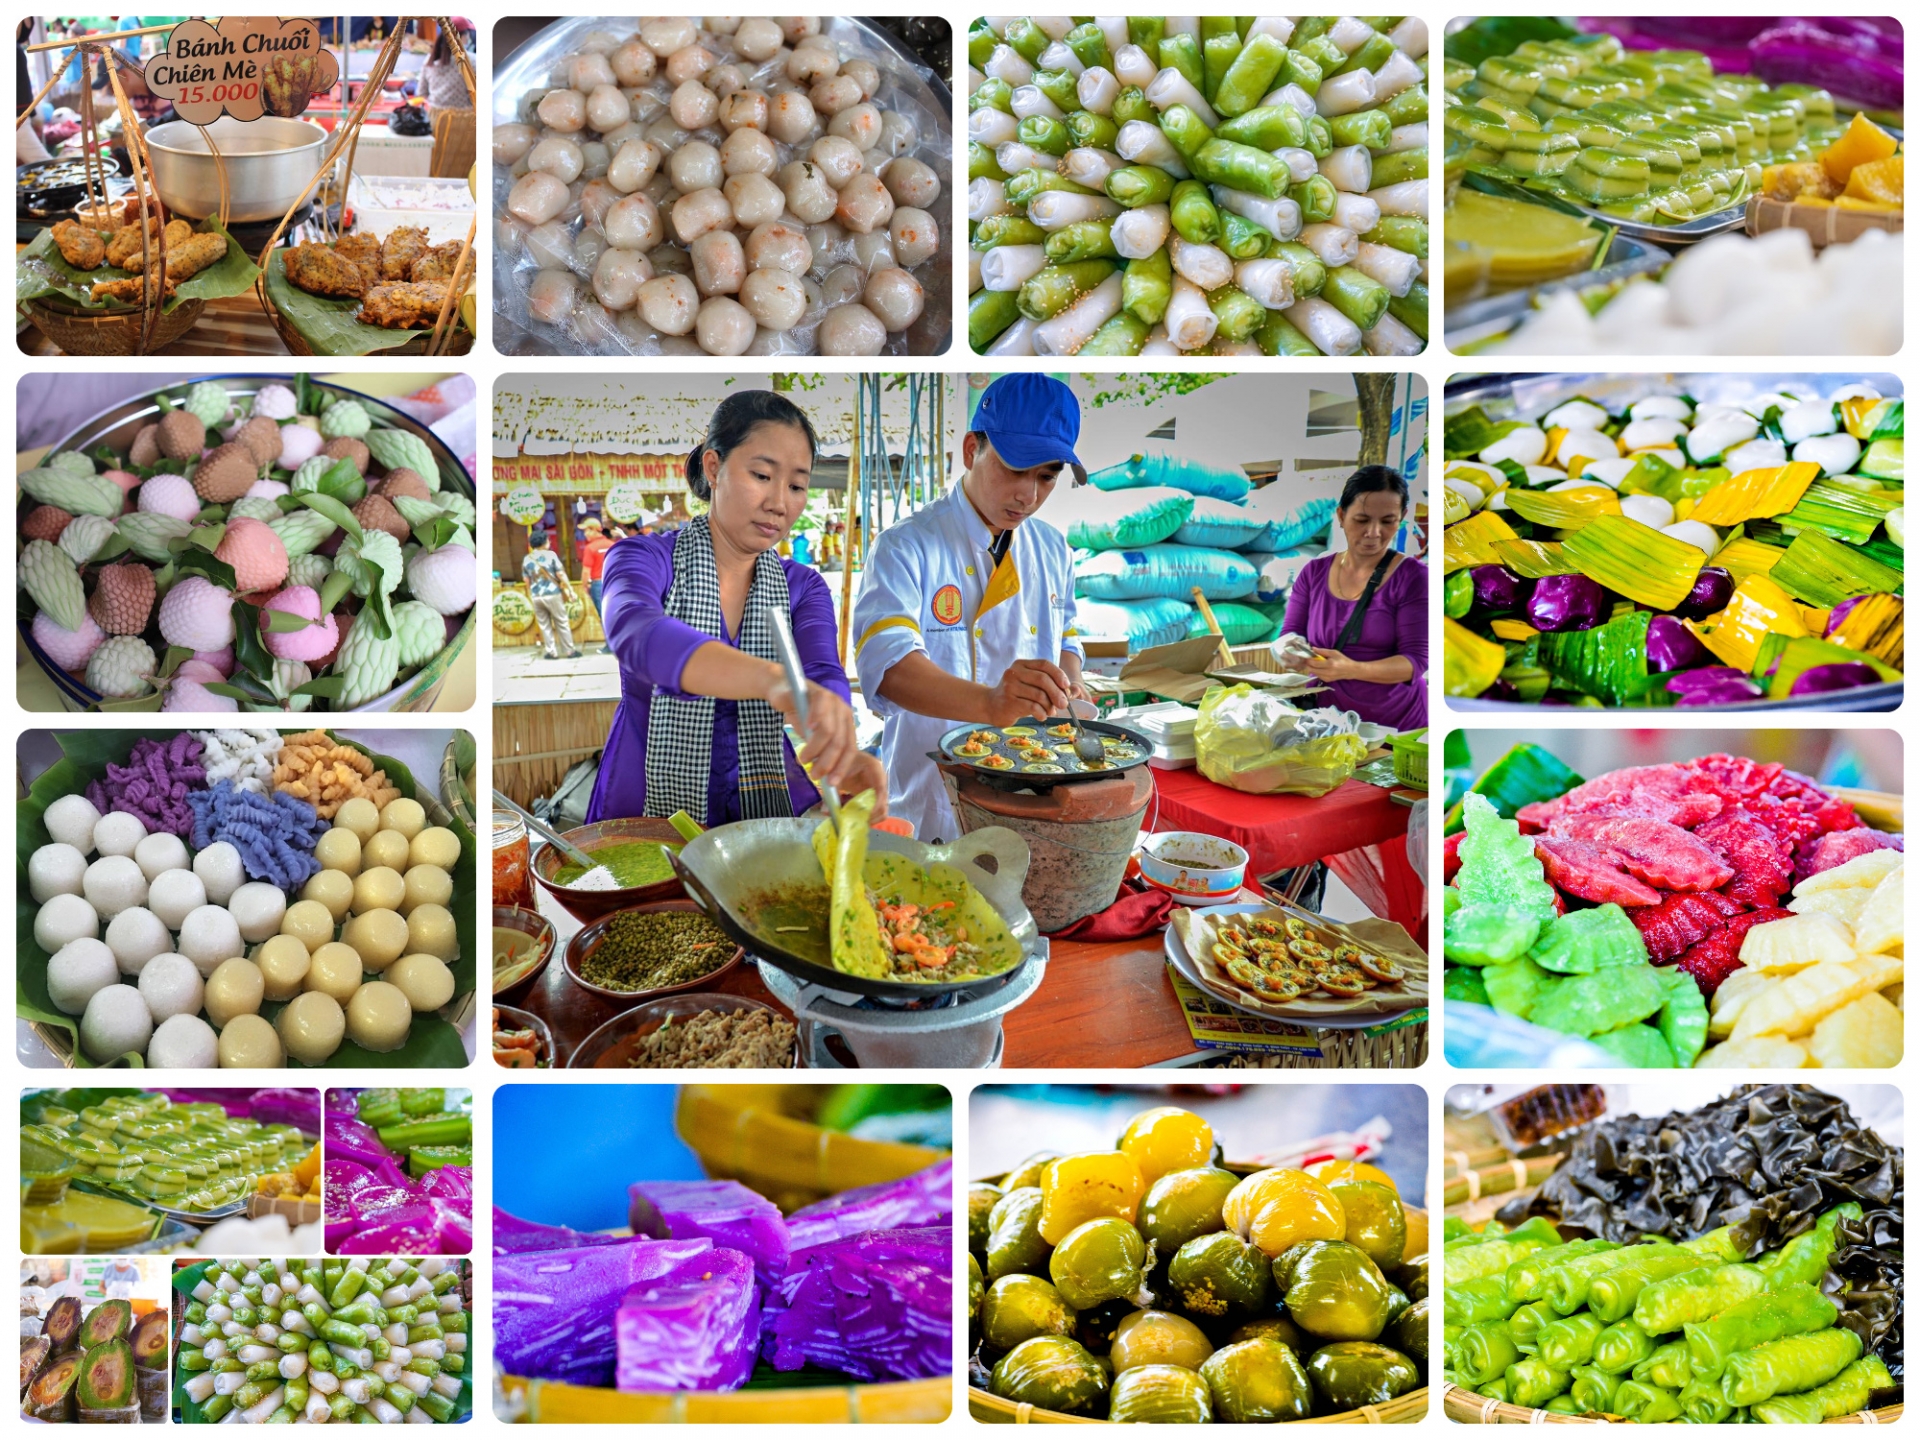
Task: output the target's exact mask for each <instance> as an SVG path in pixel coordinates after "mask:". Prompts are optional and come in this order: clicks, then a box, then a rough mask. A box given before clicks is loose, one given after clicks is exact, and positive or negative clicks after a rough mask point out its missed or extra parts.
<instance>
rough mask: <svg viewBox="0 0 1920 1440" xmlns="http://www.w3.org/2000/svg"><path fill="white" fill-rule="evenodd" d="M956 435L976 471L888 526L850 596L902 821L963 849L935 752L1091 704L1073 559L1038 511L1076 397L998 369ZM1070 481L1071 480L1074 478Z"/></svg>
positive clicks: (1069, 441)
mask: <svg viewBox="0 0 1920 1440" xmlns="http://www.w3.org/2000/svg"><path fill="white" fill-rule="evenodd" d="M974 427H975V428H974V429H973V430H971V431H969V432H968V434H967V435H966V437H965V439H964V440H962V441H961V452H960V453H961V460H962V462H963V463H964V464H965V466H966V473H965V474H964V475H962V476H961V479H960V483H959V484H957V485H955V486H954V487H953V488H952V489H951V490H950V491H948V492H947V494H946V495H944V496H943V497H941V498H940V499H939V500H936V501H934V503H933V504H931V505H929V506H927V507H926V508H925V509H924V510H921V511H920V512H919V513H917V514H915V515H913V516H911V517H909V518H908V519H906V520H903V521H901V522H900V523H898V524H896V525H893V526H891V527H889V528H888V529H887V530H885V531H883V532H882V533H881V534H880V535H879V536H878V537H877V538H876V539H875V540H874V542H873V548H872V550H871V551H870V552H869V554H868V556H867V563H866V573H865V577H864V579H863V580H862V582H861V587H860V595H859V598H858V599H857V600H856V601H855V602H854V607H853V624H852V627H851V628H852V632H853V634H854V636H855V648H854V669H855V671H856V672H857V673H858V675H859V678H860V689H861V692H862V694H864V695H865V697H866V701H867V704H868V705H870V706H872V707H873V710H874V712H875V713H876V714H878V715H879V716H880V717H881V719H882V720H883V721H884V722H885V724H886V730H885V733H884V735H883V736H882V738H881V742H880V757H881V759H882V760H883V761H884V762H885V763H886V767H887V775H888V777H889V780H890V781H891V784H892V787H893V789H892V795H891V797H890V799H889V801H888V806H889V809H890V810H891V811H892V813H893V814H895V815H897V816H901V817H903V818H905V819H907V820H909V821H911V822H912V824H913V829H914V834H915V835H916V836H918V837H919V838H920V839H922V840H926V841H941V840H955V839H958V838H959V835H960V824H959V820H958V819H957V817H956V816H955V815H954V812H953V806H952V804H951V802H950V801H949V799H948V796H947V791H946V783H945V781H944V780H943V779H942V778H941V775H940V772H939V771H938V770H937V769H935V768H934V765H933V762H932V761H930V760H929V759H928V758H927V755H928V753H929V752H931V751H935V750H937V749H938V748H939V742H940V737H941V736H942V735H944V734H945V733H946V732H947V731H949V730H951V729H953V728H954V727H955V726H956V725H1012V724H1015V723H1016V722H1018V721H1019V720H1020V719H1021V718H1022V717H1025V716H1034V717H1038V718H1045V717H1047V716H1051V715H1060V714H1063V713H1064V712H1065V709H1066V704H1067V701H1068V700H1069V699H1085V698H1086V692H1085V691H1084V690H1082V689H1081V686H1080V666H1081V661H1082V660H1083V659H1084V658H1085V652H1084V651H1083V650H1082V649H1081V646H1080V642H1079V641H1078V640H1077V639H1075V638H1074V636H1073V553H1072V551H1071V550H1070V549H1069V548H1068V546H1067V540H1066V537H1065V536H1064V535H1062V534H1061V533H1060V532H1059V531H1058V530H1056V529H1054V528H1053V527H1052V526H1051V525H1049V524H1047V523H1046V522H1045V521H1041V520H1035V519H1033V518H1032V517H1033V514H1034V512H1035V511H1037V510H1038V509H1039V508H1040V507H1041V506H1042V505H1043V504H1045V503H1046V500H1047V497H1048V496H1049V495H1050V494H1052V493H1053V487H1054V485H1055V484H1057V483H1058V482H1059V481H1060V478H1061V476H1062V475H1063V473H1068V472H1070V471H1071V472H1077V473H1080V474H1084V470H1083V469H1082V467H1081V465H1080V461H1079V457H1078V456H1076V455H1075V454H1074V446H1075V444H1076V443H1078V441H1079V438H1080V404H1079V402H1078V401H1077V400H1075V399H1074V398H1073V392H1072V391H1071V390H1069V389H1068V388H1067V387H1066V386H1065V385H1063V384H1061V383H1060V382H1059V381H1058V380H1055V379H1053V378H1052V377H1050V376H1046V375H1032V374H1020V375H1003V376H1001V377H1000V378H999V379H998V380H995V381H994V382H993V383H992V384H991V385H989V386H988V387H987V389H986V393H985V394H983V395H982V396H981V397H980V404H979V406H978V408H977V409H976V410H975V412H974ZM1068 483H1069V484H1071V483H1073V480H1072V478H1071V476H1070V477H1069V479H1068Z"/></svg>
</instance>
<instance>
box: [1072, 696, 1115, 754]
mask: <svg viewBox="0 0 1920 1440" xmlns="http://www.w3.org/2000/svg"><path fill="white" fill-rule="evenodd" d="M1083 708H1084V709H1086V710H1089V711H1092V713H1094V714H1096V715H1097V714H1098V713H1099V711H1097V710H1095V709H1094V707H1093V706H1091V705H1088V704H1087V702H1086V701H1084V700H1069V701H1068V702H1067V715H1068V717H1069V718H1070V719H1071V720H1072V721H1073V753H1074V754H1075V755H1077V756H1079V757H1080V761H1081V763H1082V764H1084V765H1091V764H1093V763H1094V762H1095V761H1096V760H1104V759H1106V758H1107V751H1106V747H1105V746H1104V745H1102V744H1101V743H1100V737H1099V736H1098V735H1089V734H1087V732H1086V730H1085V729H1083V728H1082V727H1081V724H1080V722H1081V721H1082V720H1084V719H1086V718H1087V717H1086V716H1084V715H1082V714H1081V713H1080V711H1081V710H1082V709H1083Z"/></svg>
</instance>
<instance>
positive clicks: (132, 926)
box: [107, 905, 173, 975]
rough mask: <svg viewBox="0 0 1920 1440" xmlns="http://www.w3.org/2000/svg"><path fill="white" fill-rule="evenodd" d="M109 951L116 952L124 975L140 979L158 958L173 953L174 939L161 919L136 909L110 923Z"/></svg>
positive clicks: (108, 925)
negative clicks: (155, 958) (154, 958)
mask: <svg viewBox="0 0 1920 1440" xmlns="http://www.w3.org/2000/svg"><path fill="white" fill-rule="evenodd" d="M107 948H108V949H109V950H111V951H113V958H114V959H115V960H117V961H118V962H119V964H120V972H121V973H122V974H123V975H138V974H139V973H140V972H141V971H142V970H143V969H145V968H146V964H147V962H148V961H149V960H151V959H153V957H154V956H156V955H164V954H166V953H167V952H168V951H169V950H171V949H173V937H172V936H171V935H169V934H168V933H167V927H166V924H165V922H164V921H162V920H161V918H160V917H159V916H158V915H156V914H154V913H153V911H151V910H149V909H147V908H146V907H145V906H141V905H135V906H134V907H133V908H132V909H130V910H122V911H121V912H120V913H119V914H118V915H116V916H114V917H113V919H112V920H110V921H108V922H107Z"/></svg>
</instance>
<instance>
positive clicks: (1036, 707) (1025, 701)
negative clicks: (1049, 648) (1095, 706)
mask: <svg viewBox="0 0 1920 1440" xmlns="http://www.w3.org/2000/svg"><path fill="white" fill-rule="evenodd" d="M1072 688H1073V682H1072V681H1070V680H1068V679H1067V674H1066V672H1065V671H1064V670H1062V669H1061V668H1060V667H1059V666H1058V665H1055V664H1053V663H1052V662H1051V661H1048V660H1016V661H1014V662H1013V663H1012V664H1011V665H1009V666H1008V667H1007V669H1006V673H1005V674H1003V675H1002V676H1001V677H1000V683H999V684H998V685H995V686H994V687H993V688H992V690H991V692H990V695H989V699H988V713H989V716H990V718H991V722H992V723H993V724H995V725H1012V724H1015V723H1017V722H1018V721H1020V720H1021V719H1023V718H1024V717H1026V716H1028V715H1031V716H1033V717H1034V718H1035V719H1037V720H1044V719H1046V718H1047V717H1048V716H1050V715H1059V714H1061V713H1063V712H1064V711H1065V710H1066V707H1067V699H1068V696H1069V695H1070V694H1071V692H1072Z"/></svg>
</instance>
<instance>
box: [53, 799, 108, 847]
mask: <svg viewBox="0 0 1920 1440" xmlns="http://www.w3.org/2000/svg"><path fill="white" fill-rule="evenodd" d="M46 821H47V834H48V835H50V836H52V837H53V838H54V839H55V840H57V841H59V842H60V843H61V844H62V845H71V846H73V848H74V849H76V850H78V851H79V852H80V853H81V854H82V855H91V854H92V853H93V827H94V826H96V825H98V824H99V823H100V812H99V811H98V810H97V809H95V808H94V804H93V802H92V801H91V800H89V799H87V797H86V796H84V795H62V796H61V797H60V798H59V799H58V800H56V801H54V802H53V803H52V804H51V805H49V806H47V814H46Z"/></svg>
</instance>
